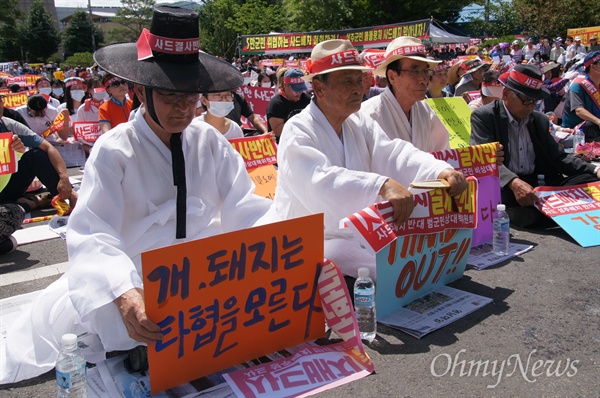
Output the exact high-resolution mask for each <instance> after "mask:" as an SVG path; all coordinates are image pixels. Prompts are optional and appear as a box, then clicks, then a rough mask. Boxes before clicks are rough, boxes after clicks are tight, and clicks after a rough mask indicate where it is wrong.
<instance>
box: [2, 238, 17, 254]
mask: <svg viewBox="0 0 600 398" xmlns="http://www.w3.org/2000/svg"><path fill="white" fill-rule="evenodd" d="M17 246H18V245H17V240H16V239H15V237H14V236H12V235H11V236H9V237H8V238H6V239H4V240H3V241H2V242H0V254H7V253H10V252H13V251H15V249H16V248H17Z"/></svg>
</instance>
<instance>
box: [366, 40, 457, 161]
mask: <svg viewBox="0 0 600 398" xmlns="http://www.w3.org/2000/svg"><path fill="white" fill-rule="evenodd" d="M440 62H441V61H435V60H430V59H427V58H426V53H425V46H424V45H423V44H422V43H421V41H420V40H419V39H417V38H415V37H410V36H402V37H398V38H396V39H394V40H393V41H392V42H391V43H390V44H389V45H388V47H387V49H386V51H385V53H384V62H383V63H382V64H380V65H379V66H378V67H377V68H376V69H375V74H376V75H378V76H383V77H387V80H388V86H387V87H386V89H385V91H384V92H383V93H381V95H379V96H377V97H373V98H371V99H369V100H368V101H365V102H364V103H363V104H362V107H361V110H360V112H361V113H362V114H364V115H366V116H368V117H371V118H373V119H374V120H375V121H376V122H377V123H378V124H379V125H380V126H381V128H382V129H383V131H385V132H386V134H387V135H388V137H390V138H392V139H394V138H400V139H402V140H404V141H408V142H410V143H412V144H413V145H414V146H415V147H417V148H419V149H420V150H422V151H426V152H433V151H441V150H445V149H450V142H449V141H450V139H449V135H448V130H447V129H446V127H445V126H444V125H443V123H442V121H441V120H440V118H439V117H438V115H437V114H436V113H435V111H434V110H433V109H432V108H431V107H430V106H429V105H428V104H427V103H426V102H425V101H423V100H424V99H425V93H426V92H427V85H428V83H429V79H430V77H431V75H432V73H433V70H434V68H435V66H436V64H438V63H440Z"/></svg>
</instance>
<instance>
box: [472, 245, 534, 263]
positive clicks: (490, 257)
mask: <svg viewBox="0 0 600 398" xmlns="http://www.w3.org/2000/svg"><path fill="white" fill-rule="evenodd" d="M493 248H494V245H493V244H491V243H482V244H480V245H477V246H473V247H471V253H469V259H468V260H467V265H469V266H471V267H473V268H475V269H478V270H482V269H485V268H488V267H491V266H492V265H496V264H499V263H501V262H502V261H505V260H508V259H509V258H512V257H516V256H520V255H521V254H523V253H525V252H528V251H529V250H531V249H533V245H524V244H521V243H515V242H510V244H509V248H508V254H507V255H499V254H496V253H494V251H493Z"/></svg>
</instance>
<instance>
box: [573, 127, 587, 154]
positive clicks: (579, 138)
mask: <svg viewBox="0 0 600 398" xmlns="http://www.w3.org/2000/svg"><path fill="white" fill-rule="evenodd" d="M578 145H581V146H583V145H585V134H584V133H583V131H581V129H577V130H575V133H573V152H576V150H577V146H578Z"/></svg>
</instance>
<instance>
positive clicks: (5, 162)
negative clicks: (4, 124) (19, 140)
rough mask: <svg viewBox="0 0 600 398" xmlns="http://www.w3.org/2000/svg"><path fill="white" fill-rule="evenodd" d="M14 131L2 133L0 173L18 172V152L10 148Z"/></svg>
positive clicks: (0, 141) (0, 135) (0, 137)
mask: <svg viewBox="0 0 600 398" xmlns="http://www.w3.org/2000/svg"><path fill="white" fill-rule="evenodd" d="M12 137H13V133H0V175H3V174H12V173H16V171H17V166H18V164H19V162H18V160H17V152H16V151H13V150H12V149H10V145H11V144H12Z"/></svg>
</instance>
